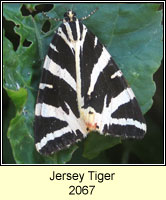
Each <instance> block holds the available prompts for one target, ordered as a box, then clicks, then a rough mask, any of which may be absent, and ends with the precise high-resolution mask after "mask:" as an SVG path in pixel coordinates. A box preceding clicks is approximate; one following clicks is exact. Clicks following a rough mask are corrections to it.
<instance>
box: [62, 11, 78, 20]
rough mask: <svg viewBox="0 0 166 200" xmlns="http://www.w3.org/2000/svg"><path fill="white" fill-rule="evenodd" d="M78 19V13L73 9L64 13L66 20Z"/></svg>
mask: <svg viewBox="0 0 166 200" xmlns="http://www.w3.org/2000/svg"><path fill="white" fill-rule="evenodd" d="M75 20H76V13H75V12H74V11H72V10H68V11H67V12H65V14H64V22H74V21H75Z"/></svg>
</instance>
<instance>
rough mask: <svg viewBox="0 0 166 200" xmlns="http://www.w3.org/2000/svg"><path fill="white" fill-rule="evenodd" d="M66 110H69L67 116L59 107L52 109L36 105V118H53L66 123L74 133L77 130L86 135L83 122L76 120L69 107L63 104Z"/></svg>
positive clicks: (49, 106)
mask: <svg viewBox="0 0 166 200" xmlns="http://www.w3.org/2000/svg"><path fill="white" fill-rule="evenodd" d="M65 104H66V106H67V108H68V109H69V114H67V113H65V112H64V110H63V109H62V108H61V107H58V108H57V107H54V106H51V105H48V104H45V103H42V104H40V103H38V104H36V112H35V115H36V116H41V117H46V118H49V117H54V118H56V119H59V120H61V121H66V122H67V123H68V124H69V126H70V128H71V130H73V131H74V132H76V130H77V129H79V130H80V131H81V132H82V133H85V134H86V133H87V131H86V125H85V123H84V121H83V120H82V119H80V118H77V117H76V116H75V115H74V113H73V112H72V110H71V108H70V106H69V105H68V104H67V103H66V102H65Z"/></svg>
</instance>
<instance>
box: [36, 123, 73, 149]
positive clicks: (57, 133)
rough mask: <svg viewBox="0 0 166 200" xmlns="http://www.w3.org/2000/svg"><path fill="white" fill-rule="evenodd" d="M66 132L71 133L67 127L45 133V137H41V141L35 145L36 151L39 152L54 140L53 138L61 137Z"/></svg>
mask: <svg viewBox="0 0 166 200" xmlns="http://www.w3.org/2000/svg"><path fill="white" fill-rule="evenodd" d="M68 132H72V130H71V129H70V128H69V126H67V127H64V128H62V129H60V130H56V131H54V132H52V133H47V134H46V136H45V137H43V138H42V139H41V141H40V142H38V143H37V144H36V148H37V150H38V151H40V150H41V149H42V148H43V147H44V146H45V145H46V144H47V143H48V142H49V141H51V140H54V139H55V138H58V137H61V136H62V135H64V134H65V133H68Z"/></svg>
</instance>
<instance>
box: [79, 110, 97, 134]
mask: <svg viewBox="0 0 166 200" xmlns="http://www.w3.org/2000/svg"><path fill="white" fill-rule="evenodd" d="M80 115H81V118H82V119H83V120H84V122H85V124H86V130H87V131H88V132H90V131H96V130H97V129H98V125H97V123H96V120H95V116H96V112H95V110H94V109H93V108H91V107H88V108H87V109H81V112H80Z"/></svg>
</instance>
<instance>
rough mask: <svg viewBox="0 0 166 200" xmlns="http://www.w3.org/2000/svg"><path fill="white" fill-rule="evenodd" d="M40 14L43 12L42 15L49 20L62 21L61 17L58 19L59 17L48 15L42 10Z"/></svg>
mask: <svg viewBox="0 0 166 200" xmlns="http://www.w3.org/2000/svg"><path fill="white" fill-rule="evenodd" d="M42 14H43V16H44V17H46V18H47V19H49V20H54V21H56V22H59V21H63V19H60V18H53V17H49V16H48V15H47V14H46V13H45V12H42Z"/></svg>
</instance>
